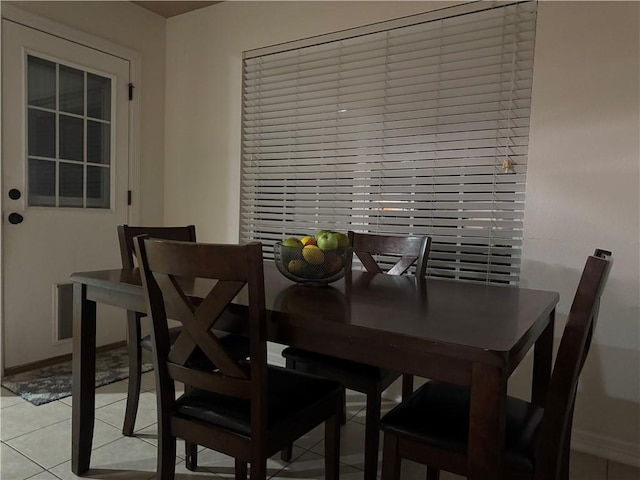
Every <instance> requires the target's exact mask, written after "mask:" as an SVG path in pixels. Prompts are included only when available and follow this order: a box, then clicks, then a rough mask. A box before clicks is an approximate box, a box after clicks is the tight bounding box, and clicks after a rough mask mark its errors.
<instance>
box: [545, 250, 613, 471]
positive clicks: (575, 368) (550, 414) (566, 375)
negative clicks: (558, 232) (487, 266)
mask: <svg viewBox="0 0 640 480" xmlns="http://www.w3.org/2000/svg"><path fill="white" fill-rule="evenodd" d="M612 263H613V259H612V257H611V252H608V251H606V250H600V249H598V250H596V251H595V253H594V254H593V255H592V256H590V257H589V258H588V259H587V263H586V265H585V267H584V270H583V272H582V277H581V278H580V283H579V284H578V288H577V291H576V294H575V297H574V298H573V304H572V305H571V310H570V311H569V315H568V318H567V324H566V326H565V329H564V332H563V334H562V340H561V341H560V347H559V349H558V354H557V356H556V361H555V364H554V368H553V374H552V376H551V382H550V384H549V390H548V393H547V398H546V400H545V409H544V417H543V419H542V425H541V427H540V433H539V436H538V445H537V452H536V468H535V478H536V479H537V480H542V479H544V480H551V479H556V478H559V475H560V469H561V467H562V455H563V451H564V448H568V445H567V444H566V442H570V440H571V438H570V434H571V422H572V420H573V406H574V403H575V397H576V391H577V388H578V378H579V376H580V372H581V371H582V367H583V366H584V362H585V360H586V358H587V354H588V352H589V347H590V345H591V339H592V337H593V332H594V330H595V326H596V322H597V317H598V310H599V306H600V296H601V295H602V291H603V289H604V286H605V283H606V281H607V277H608V276H609V271H610V269H611V265H612Z"/></svg>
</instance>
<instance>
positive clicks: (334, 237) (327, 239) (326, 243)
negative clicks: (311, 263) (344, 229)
mask: <svg viewBox="0 0 640 480" xmlns="http://www.w3.org/2000/svg"><path fill="white" fill-rule="evenodd" d="M338 244H339V241H338V234H337V233H334V232H324V233H322V234H321V235H320V236H319V237H318V248H320V250H335V249H337V248H338Z"/></svg>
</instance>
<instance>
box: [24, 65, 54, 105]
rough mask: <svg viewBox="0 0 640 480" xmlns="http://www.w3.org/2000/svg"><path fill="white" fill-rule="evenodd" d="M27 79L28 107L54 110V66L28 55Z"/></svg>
mask: <svg viewBox="0 0 640 480" xmlns="http://www.w3.org/2000/svg"><path fill="white" fill-rule="evenodd" d="M27 77H28V82H27V89H28V91H29V94H28V96H27V98H28V102H29V105H33V106H36V107H43V108H51V109H54V108H56V64H55V63H53V62H50V61H48V60H43V59H42V58H37V57H33V56H31V55H29V56H28V57H27Z"/></svg>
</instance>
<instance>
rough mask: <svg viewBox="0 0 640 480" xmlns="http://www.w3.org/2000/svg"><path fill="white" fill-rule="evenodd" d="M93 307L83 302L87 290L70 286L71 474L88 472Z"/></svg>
mask: <svg viewBox="0 0 640 480" xmlns="http://www.w3.org/2000/svg"><path fill="white" fill-rule="evenodd" d="M95 378H96V303H95V302H93V301H91V300H88V299H87V286H86V285H83V284H81V283H74V285H73V386H72V390H71V392H72V399H73V403H72V420H71V423H72V430H71V432H72V433H71V471H72V472H73V473H74V474H76V475H82V474H83V473H85V472H86V471H87V470H89V463H90V461H91V444H92V441H93V424H94V416H95V404H96V397H95V385H96V380H95Z"/></svg>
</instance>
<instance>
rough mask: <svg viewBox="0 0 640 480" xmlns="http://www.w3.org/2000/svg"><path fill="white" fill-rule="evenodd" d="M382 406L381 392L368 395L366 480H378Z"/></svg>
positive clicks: (365, 432)
mask: <svg viewBox="0 0 640 480" xmlns="http://www.w3.org/2000/svg"><path fill="white" fill-rule="evenodd" d="M380 404H381V400H380V392H376V393H369V394H367V407H366V408H367V413H366V417H365V428H364V480H376V478H377V476H378V446H379V445H380V437H379V435H380V431H379V428H380Z"/></svg>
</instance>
